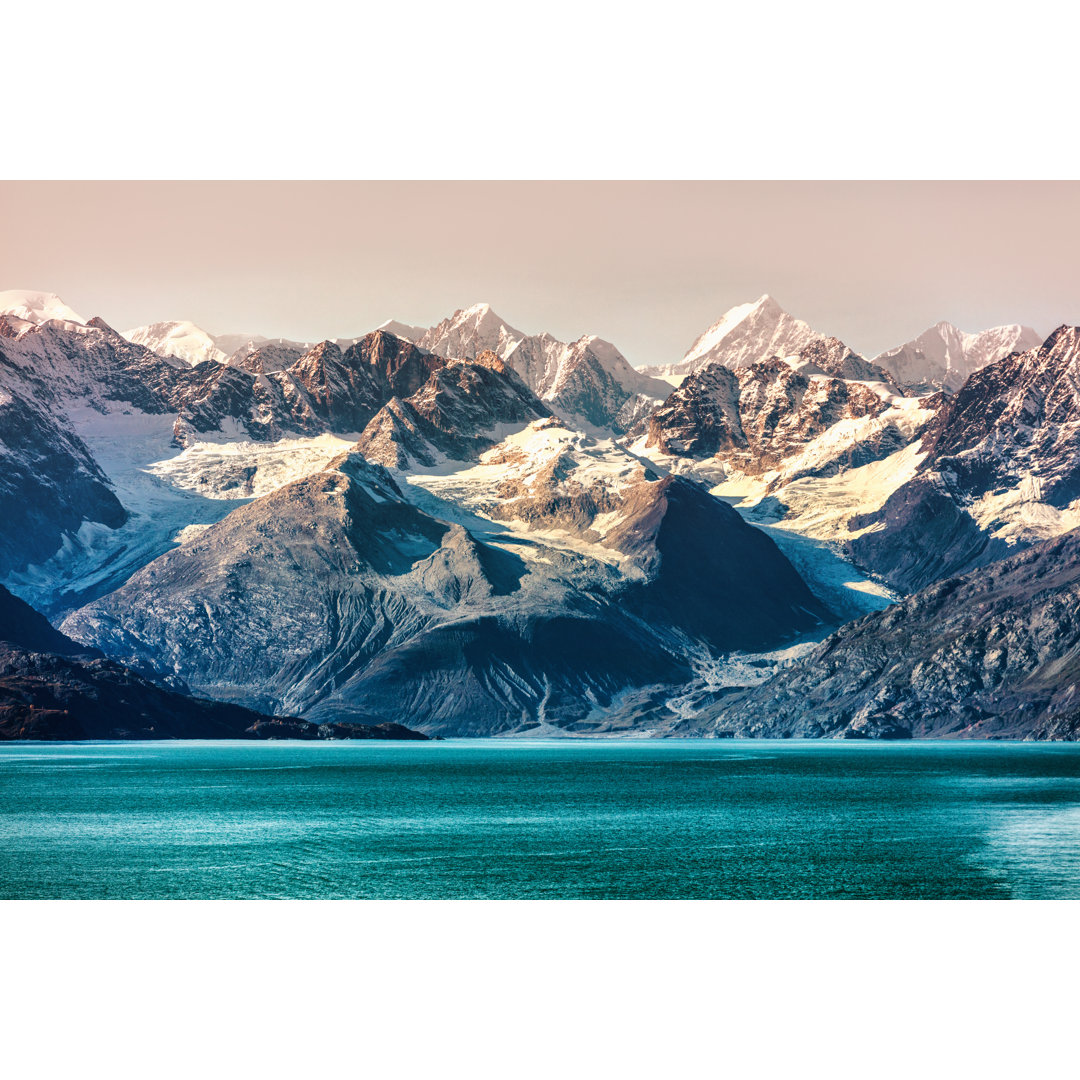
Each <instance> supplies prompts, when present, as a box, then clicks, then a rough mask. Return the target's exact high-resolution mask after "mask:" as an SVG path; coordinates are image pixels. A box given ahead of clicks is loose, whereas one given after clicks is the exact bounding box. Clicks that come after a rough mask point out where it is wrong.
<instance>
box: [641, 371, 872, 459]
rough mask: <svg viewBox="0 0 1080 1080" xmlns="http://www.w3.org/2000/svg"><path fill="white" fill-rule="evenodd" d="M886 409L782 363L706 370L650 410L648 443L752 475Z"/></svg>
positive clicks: (867, 394) (845, 385) (852, 385)
mask: <svg viewBox="0 0 1080 1080" xmlns="http://www.w3.org/2000/svg"><path fill="white" fill-rule="evenodd" d="M887 407H888V406H887V404H886V402H885V401H884V400H883V399H882V397H881V396H880V395H879V394H876V393H875V392H874V391H873V390H871V389H870V388H869V387H866V386H864V385H862V384H861V383H859V382H854V381H850V380H848V379H844V378H838V377H833V376H816V377H815V376H813V375H808V374H805V373H804V372H802V371H796V370H795V369H794V368H792V367H791V366H790V365H788V364H786V363H784V362H783V361H782V360H777V359H772V360H763V361H760V362H758V363H756V364H752V365H750V366H749V367H745V368H740V369H739V370H738V371H732V370H730V369H729V368H726V367H723V366H720V365H711V366H709V367H705V368H702V369H701V370H700V371H698V372H695V373H694V374H693V375H690V376H688V377H687V379H686V380H685V381H684V382H683V384H682V385H681V386H680V387H679V388H678V389H677V390H676V391H675V392H674V393H673V394H672V395H671V397H669V398H668V400H667V401H666V402H665V403H664V404H663V405H662V406H661V407H660V408H659V409H657V410H656V412H655V413H653V415H652V417H651V419H650V420H649V425H648V440H647V443H646V445H647V446H649V447H656V448H657V449H658V450H660V451H661V452H662V453H664V454H672V455H675V456H678V457H689V458H704V457H713V456H716V457H718V458H719V459H720V460H722V461H723V462H725V463H729V464H730V465H731V466H732V467H733V468H736V469H738V470H739V471H740V472H745V473H749V474H752V475H756V474H759V473H763V472H768V471H770V470H771V469H775V468H776V467H777V466H778V465H779V464H781V463H782V462H783V461H784V459H785V458H787V457H789V456H790V455H792V454H793V453H796V452H798V451H799V450H801V449H802V448H803V447H804V446H805V445H806V443H808V442H809V441H810V440H812V439H815V438H817V437H818V436H819V435H821V434H823V433H824V432H826V431H827V430H828V429H829V428H831V427H832V426H833V425H835V424H836V423H838V422H839V421H841V420H847V419H852V418H855V417H862V416H878V415H880V414H881V413H882V412H884V411H885V409H886V408H887Z"/></svg>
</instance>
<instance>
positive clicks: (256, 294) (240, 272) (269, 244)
mask: <svg viewBox="0 0 1080 1080" xmlns="http://www.w3.org/2000/svg"><path fill="white" fill-rule="evenodd" d="M0 220H2V221H3V223H4V232H3V238H2V241H0V290H4V289H9V288H11V289H36V290H42V291H47V292H55V293H58V294H59V295H60V296H61V297H62V298H63V299H64V300H65V301H66V302H67V303H68V304H70V305H71V306H72V307H73V308H74V309H75V310H76V311H79V312H81V313H83V314H84V315H86V316H87V317H89V316H91V315H101V316H102V317H103V318H104V319H105V320H106V321H107V322H109V323H110V324H111V325H113V326H114V327H116V328H117V329H119V330H125V329H128V328H130V327H134V326H139V325H143V324H146V323H150V322H157V321H162V320H168V319H190V320H191V321H193V322H195V323H197V324H199V325H200V326H202V327H204V328H205V329H207V330H209V331H211V332H212V333H227V332H238V333H240V332H244V333H259V334H263V335H265V336H267V337H287V338H295V339H298V340H322V339H324V338H334V337H352V336H356V335H358V334H361V333H364V332H366V331H368V330H370V329H373V328H374V327H375V326H377V325H378V324H379V323H381V322H383V321H385V320H386V319H390V318H395V319H399V320H401V321H402V322H406V323H412V324H419V325H425V326H426V325H431V324H433V323H436V322H438V321H439V320H440V319H442V318H444V317H445V316H447V315H449V314H450V313H452V312H453V311H454V310H455V309H457V308H461V307H468V306H470V305H471V304H474V303H478V302H481V301H483V302H487V303H490V304H491V305H492V307H493V308H494V309H495V311H496V312H497V313H498V314H499V315H501V316H502V317H503V318H504V319H505V320H506V321H507V322H509V323H510V324H511V325H513V326H515V327H516V328H518V329H519V330H522V331H525V332H527V333H538V332H540V331H542V330H547V331H549V332H550V333H552V334H554V335H555V336H556V337H558V338H561V339H563V340H573V339H575V338H577V337H580V336H581V335H582V334H599V335H600V336H601V337H604V338H607V339H608V340H610V341H612V342H614V343H615V344H616V345H617V346H618V348H619V349H620V350H621V351H622V352H623V354H624V355H625V356H626V357H627V359H629V360H630V362H631V363H633V364H635V365H637V366H643V365H646V364H657V363H670V362H672V361H676V360H678V359H680V358H681V357H682V355H683V354H684V353H685V352H686V350H687V349H688V348H689V346H690V345H691V343H692V342H693V340H694V339H695V338H696V337H697V335H698V334H700V333H701V332H702V331H703V330H705V329H706V327H708V326H709V325H710V324H711V323H713V322H715V321H716V320H717V319H719V318H720V316H721V315H722V314H723V313H724V312H725V311H726V310H727V309H728V308H730V307H732V306H734V305H736V304H740V303H745V302H746V301H748V300H753V299H756V298H757V297H758V296H760V295H761V294H763V293H771V294H772V295H773V296H774V297H775V298H776V299H777V301H778V302H779V303H780V304H781V305H782V306H783V307H784V308H785V309H786V310H787V311H789V312H790V313H791V314H792V315H795V316H796V317H798V318H801V319H804V320H806V321H807V322H808V323H810V325H811V326H813V327H814V329H816V330H818V331H820V332H823V333H828V334H833V335H835V336H837V337H839V338H841V339H842V340H843V341H844V342H845V343H846V344H847V345H849V346H850V347H851V348H852V349H854V350H855V351H856V352H859V353H861V354H863V355H865V356H874V355H876V354H877V353H879V352H881V351H883V350H885V349H886V348H889V347H891V346H893V345H897V344H900V343H902V342H904V341H907V340H910V339H911V338H912V337H915V336H916V335H918V334H919V333H921V332H922V331H923V330H925V329H926V328H927V327H929V326H931V325H933V324H934V323H936V322H938V321H940V320H943V319H944V320H948V321H950V322H953V323H955V324H956V325H958V326H959V327H960V328H961V329H964V330H978V329H982V328H984V327H987V326H994V325H999V324H1002V323H1013V322H1020V323H1026V324H1028V325H1030V326H1033V327H1035V329H1036V330H1038V331H1039V332H1040V333H1043V334H1046V333H1049V331H1050V330H1052V329H1054V328H1055V327H1056V326H1059V325H1060V324H1061V323H1064V322H1068V323H1080V270H1078V269H1077V253H1078V252H1080V183H1078V182H1072V181H1054V182H1042V181H1012V182H996V181H995V182H991V181H953V182H918V181H903V182H884V181H838V182H808V181H778V182H757V181H742V182H712V181H694V182H670V181H657V182H638V181H591V182H589V181H569V182H560V181H544V182H528V181H502V182H496V181H491V182H489V181H483V182H472V181H456V182H446V181H408V182H398V181H378V182H367V181H357V182H353V181H334V182H305V181H298V182H264V181H231V182H219V181H211V182H170V181H157V182H155V181H138V182H81V181H61V182H35V181H27V182H4V183H0Z"/></svg>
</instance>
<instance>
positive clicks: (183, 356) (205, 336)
mask: <svg viewBox="0 0 1080 1080" xmlns="http://www.w3.org/2000/svg"><path fill="white" fill-rule="evenodd" d="M122 336H123V337H125V338H127V339H128V341H131V342H134V344H136V345H143V346H145V347H146V348H147V349H150V350H151V351H152V352H155V353H157V354H158V356H171V357H174V358H175V359H177V360H182V361H184V363H186V364H188V365H190V366H191V367H194V366H195V365H196V364H201V363H203V362H204V361H206V360H214V361H217V363H219V364H224V363H226V362H227V361H228V359H229V355H228V353H226V352H224V351H223V350H221V349H219V348H218V345H217V342H216V341H215V339H214V337H213V336H212V335H211V334H209V333H207V332H206V331H205V330H204V329H203V328H202V327H201V326H196V325H195V324H194V323H193V322H187V321H174V322H159V323H151V324H150V325H149V326H137V327H135V328H134V329H132V330H125V331H124V332H123V335H122Z"/></svg>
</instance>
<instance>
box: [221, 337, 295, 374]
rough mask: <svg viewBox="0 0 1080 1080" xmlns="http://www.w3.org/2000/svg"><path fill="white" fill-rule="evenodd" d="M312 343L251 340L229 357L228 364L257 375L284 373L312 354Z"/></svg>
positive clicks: (260, 338)
mask: <svg viewBox="0 0 1080 1080" xmlns="http://www.w3.org/2000/svg"><path fill="white" fill-rule="evenodd" d="M312 347H313V345H312V343H311V342H303V341H288V340H286V339H285V338H274V339H273V340H271V339H269V338H263V337H257V338H249V339H248V340H247V341H245V342H244V343H243V344H242V345H241V346H240V347H239V348H237V349H235V350H234V351H233V352H232V353H231V354H230V356H229V360H228V363H229V364H230V365H232V366H233V367H239V368H243V369H244V370H245V371H250V372H252V373H253V374H257V375H266V374H269V373H271V372H274V371H284V370H285V368H287V367H289V366H290V365H291V364H295V363H296V361H297V360H299V359H300V357H301V356H303V355H304V354H305V353H307V352H310V350H311V349H312Z"/></svg>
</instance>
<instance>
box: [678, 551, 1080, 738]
mask: <svg viewBox="0 0 1080 1080" xmlns="http://www.w3.org/2000/svg"><path fill="white" fill-rule="evenodd" d="M1078 691H1080V531H1075V532H1072V533H1069V534H1067V535H1065V536H1063V537H1059V538H1058V539H1056V540H1052V541H1047V542H1044V543H1042V544H1039V545H1036V546H1034V547H1031V548H1029V549H1027V550H1025V551H1022V552H1020V553H1019V554H1016V555H1013V556H1011V557H1009V558H1007V559H1004V560H1002V561H999V562H996V563H993V564H991V565H989V566H986V567H983V568H980V569H978V570H976V571H974V572H972V573H968V574H965V575H964V576H962V577H958V578H956V577H954V578H948V579H946V580H944V581H939V582H937V583H936V584H934V585H931V586H929V587H928V588H925V589H923V590H921V591H920V592H917V593H915V594H913V595H912V596H909V597H908V598H907V599H906V600H903V601H902V602H901V603H899V604H895V605H893V606H892V607H889V608H886V609H885V610H884V611H880V612H877V613H875V614H873V615H870V616H867V617H866V618H864V619H861V620H859V621H857V622H853V623H849V624H848V625H846V626H844V627H842V628H841V629H840V630H839V631H837V633H835V634H833V635H832V636H831V637H829V638H827V639H826V640H825V641H824V642H822V644H821V645H820V646H819V647H818V648H817V650H816V651H815V652H814V653H813V654H811V656H810V657H809V658H808V659H806V660H805V661H803V662H801V663H799V664H797V665H796V666H794V667H791V668H789V669H786V670H784V671H781V672H780V673H779V674H777V675H776V676H774V677H773V678H772V679H771V680H770V681H768V682H766V683H764V684H763V685H761V686H758V687H756V688H753V689H748V690H744V691H741V692H738V693H735V694H732V695H730V696H728V697H726V698H724V699H722V700H721V701H720V703H719V704H718V705H716V706H715V707H713V708H711V709H707V710H705V711H703V713H702V715H701V716H699V717H698V718H696V719H694V720H692V721H689V722H688V723H686V724H685V725H684V726H683V729H682V730H683V732H684V733H698V732H701V733H716V734H736V735H747V736H784V737H788V736H797V737H799V736H801V737H821V736H834V737H835V736H840V737H845V738H911V737H916V738H927V737H952V738H1012V739H1075V738H1077V736H1078V735H1080V692H1078Z"/></svg>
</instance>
